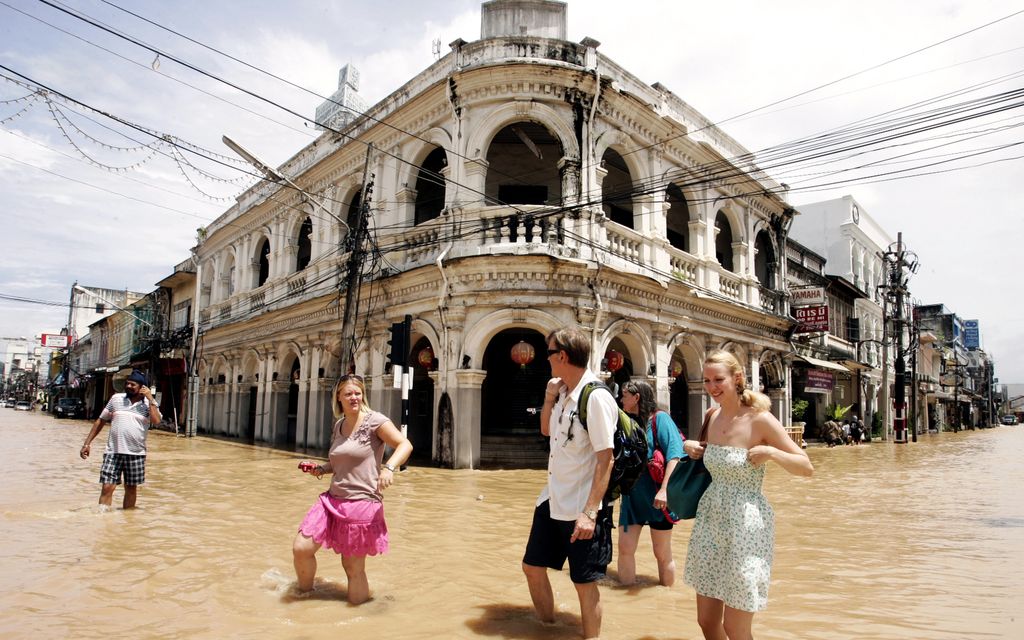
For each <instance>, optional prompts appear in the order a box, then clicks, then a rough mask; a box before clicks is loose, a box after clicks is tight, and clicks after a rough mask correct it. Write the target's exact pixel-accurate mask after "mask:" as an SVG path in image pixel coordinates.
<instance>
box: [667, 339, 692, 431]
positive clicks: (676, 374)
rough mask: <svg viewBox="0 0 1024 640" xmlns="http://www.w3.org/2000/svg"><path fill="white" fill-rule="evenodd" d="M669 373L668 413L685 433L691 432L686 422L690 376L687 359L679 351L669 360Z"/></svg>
mask: <svg viewBox="0 0 1024 640" xmlns="http://www.w3.org/2000/svg"><path fill="white" fill-rule="evenodd" d="M668 374H669V396H668V414H669V415H670V416H672V421H673V422H675V423H676V425H677V426H678V427H679V428H680V429H682V430H683V433H691V431H690V430H689V429H688V428H687V427H688V426H689V425H687V424H686V423H687V421H688V420H689V415H690V414H689V410H690V385H689V383H688V382H687V380H688V379H689V378H688V376H687V371H686V361H685V360H683V356H682V355H681V354H680V353H679V352H678V351H676V352H675V353H674V354H673V355H672V360H671V361H669V365H668Z"/></svg>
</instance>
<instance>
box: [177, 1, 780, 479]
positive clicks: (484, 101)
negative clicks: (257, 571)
mask: <svg viewBox="0 0 1024 640" xmlns="http://www.w3.org/2000/svg"><path fill="white" fill-rule="evenodd" d="M566 15H567V13H566V5H565V4H564V3H562V2H552V1H536V0H534V1H506V0H495V1H493V2H485V3H484V4H483V7H482V20H481V23H482V33H481V38H480V39H479V40H477V41H475V42H466V41H463V40H461V39H460V40H456V41H455V42H452V43H451V45H450V48H451V50H450V51H449V52H448V53H447V55H444V56H443V57H441V58H440V59H438V60H437V61H436V62H435V63H434V64H432V65H431V66H430V67H429V68H427V69H426V70H425V71H423V72H422V73H420V74H419V75H417V76H416V77H414V78H411V79H409V81H408V82H407V83H406V84H405V85H404V86H402V87H400V88H399V89H398V90H396V91H395V92H394V93H392V94H391V95H389V96H387V97H386V98H384V99H383V100H381V101H380V102H378V103H377V104H375V105H373V106H371V107H369V108H367V109H366V111H365V113H359V112H356V113H354V114H353V113H352V112H350V111H347V110H345V109H337V108H326V107H322V108H321V109H320V110H318V114H321V115H322V117H324V118H325V119H328V118H329V121H327V122H321V124H324V125H326V126H327V128H326V130H325V131H324V133H323V134H322V135H321V136H320V137H319V138H318V139H317V140H316V141H315V142H313V143H311V144H310V145H308V146H307V147H305V148H303V149H301V150H300V151H299V152H298V153H297V154H296V155H295V156H294V157H293V158H292V159H291V160H289V161H288V162H287V163H285V164H284V165H283V166H281V167H279V168H278V170H277V172H278V173H279V174H281V175H283V176H287V177H288V179H289V180H290V181H292V182H293V183H294V184H295V185H297V186H298V187H299V188H300V189H301V190H302V192H305V193H302V192H300V191H297V190H296V189H295V188H293V187H292V186H289V185H286V184H284V183H270V182H266V183H261V184H260V185H258V186H257V187H254V188H252V189H250V190H249V191H247V192H245V193H243V194H242V195H241V196H239V198H238V201H237V204H236V205H235V206H233V207H231V208H230V209H229V210H227V211H226V212H224V214H223V215H222V216H220V218H218V219H217V220H216V221H215V222H213V223H212V224H211V225H210V226H209V227H208V228H207V229H206V232H205V235H204V237H203V239H202V240H201V242H200V243H199V245H198V247H197V255H198V269H197V276H196V277H197V278H198V281H199V299H198V304H199V307H198V308H199V327H198V329H199V336H200V337H199V343H200V344H199V346H198V350H197V354H198V356H199V357H198V359H197V363H196V366H197V370H198V373H199V386H198V411H197V414H196V420H197V422H198V426H199V428H200V429H201V430H203V431H206V432H210V433H217V434H225V435H230V436H238V437H242V438H252V439H254V440H256V441H263V442H267V443H272V444H274V445H279V446H292V445H294V446H299V447H302V446H307V447H321V446H326V445H327V441H328V437H329V433H330V425H331V421H332V420H331V417H330V413H331V409H330V404H331V402H330V401H331V397H330V394H331V389H332V387H333V386H334V383H335V381H336V380H337V378H338V377H339V375H340V374H342V373H344V372H343V371H341V368H342V365H341V357H342V350H343V341H342V335H341V326H342V314H343V307H344V301H345V299H346V298H347V297H348V296H349V295H351V296H354V298H352V299H353V300H354V301H355V306H354V308H355V321H354V332H355V335H354V337H355V340H356V348H355V354H354V364H355V371H356V372H357V373H359V374H360V375H363V376H364V377H365V378H366V380H367V385H368V388H369V396H370V397H369V401H370V403H371V405H372V406H374V407H375V408H378V409H381V410H383V411H384V412H385V413H389V414H390V415H392V416H396V417H397V416H398V415H399V411H398V407H399V403H400V393H399V391H397V390H396V389H394V387H393V384H392V376H391V373H390V371H389V367H388V366H387V364H386V354H387V352H388V345H387V344H386V343H387V340H388V338H389V328H390V327H391V325H392V323H395V322H401V321H402V319H403V318H404V317H405V316H406V315H409V316H411V317H412V318H413V320H412V338H411V341H410V350H409V353H408V354H407V355H408V356H409V361H410V362H411V363H412V365H413V368H414V377H413V384H412V390H411V393H410V405H411V409H410V419H409V424H408V434H409V437H410V439H411V440H412V442H413V443H414V445H415V447H416V451H417V453H418V454H420V455H421V456H423V459H427V458H428V457H429V459H431V460H432V461H434V462H437V463H439V464H444V465H447V466H454V467H476V466H478V465H480V464H531V463H536V462H538V461H543V460H544V459H545V458H546V453H545V450H544V446H545V445H544V443H543V442H542V441H541V439H540V438H539V430H538V420H539V416H538V414H537V412H535V411H534V409H536V408H538V407H540V406H541V404H542V401H543V394H544V386H545V382H546V380H547V379H548V376H549V375H550V370H549V367H548V365H547V361H546V359H545V357H544V353H545V342H544V337H545V335H546V334H547V333H548V332H549V331H551V330H552V329H555V328H557V327H560V326H563V325H568V324H575V325H580V326H582V327H583V328H584V329H585V330H586V331H588V332H590V333H592V335H593V345H594V352H593V357H592V362H591V368H592V369H594V370H595V371H603V372H605V374H606V375H607V376H608V377H609V378H610V379H611V380H612V381H614V382H617V383H619V384H621V383H622V382H624V381H626V380H629V379H642V380H646V381H648V382H650V383H651V384H652V385H654V387H655V388H656V389H657V393H658V399H659V402H661V403H662V404H663V405H664V406H667V407H669V408H670V410H671V413H672V414H673V416H674V418H675V419H676V421H677V422H678V423H679V424H680V425H685V428H686V429H688V431H689V432H690V433H691V434H693V433H694V431H695V430H699V428H700V422H701V420H700V418H701V415H702V413H703V411H704V409H705V406H706V400H705V399H704V394H703V392H702V386H701V362H702V360H703V358H704V356H705V355H706V354H707V353H708V352H709V351H710V350H712V349H716V348H727V349H729V350H731V351H732V352H734V353H736V354H737V355H738V356H739V357H740V360H741V361H742V362H743V364H744V366H745V368H747V370H748V372H749V373H750V377H751V379H752V381H753V382H754V384H755V385H756V386H758V387H760V388H762V389H763V390H765V391H766V392H767V393H768V394H769V395H770V396H771V397H772V399H773V402H774V403H775V407H774V412H775V413H776V415H779V416H782V417H783V419H784V421H786V422H788V421H789V400H790V399H789V397H788V391H787V389H788V387H789V384H788V382H789V364H788V359H787V354H789V353H790V352H791V346H790V344H789V342H788V340H787V332H788V331H789V330H790V328H791V327H792V326H793V322H792V320H791V319H790V318H789V308H788V303H787V301H786V299H785V297H784V296H783V295H782V293H781V292H782V291H783V290H784V283H785V273H784V272H783V271H784V269H785V266H784V265H785V262H786V261H785V260H784V259H783V258H784V257H785V255H786V247H785V234H786V232H787V230H788V226H789V223H790V222H791V220H792V216H793V213H794V212H793V210H792V209H791V208H790V207H789V206H788V205H787V203H786V201H785V200H784V198H783V194H784V193H785V188H784V186H783V185H780V184H777V183H775V182H774V181H772V180H771V179H770V178H769V177H768V176H766V175H764V174H762V173H760V172H758V171H756V170H753V169H751V168H750V167H747V168H746V169H741V168H739V167H737V166H735V165H734V164H732V163H730V161H728V160H727V159H728V158H737V157H742V156H744V155H745V154H747V153H748V152H747V150H746V149H744V148H743V147H741V146H740V145H739V144H738V143H737V142H736V141H734V140H732V139H731V138H730V137H729V136H727V135H726V134H725V133H723V132H722V131H721V130H719V129H718V128H716V127H715V126H714V125H713V124H712V123H711V122H710V121H708V120H707V119H706V118H705V117H703V116H702V115H701V114H700V113H698V112H697V111H696V110H694V109H693V108H692V107H690V106H689V105H688V104H686V103H685V102H684V101H683V100H681V99H680V98H679V97H677V96H676V95H674V94H673V93H672V92H671V91H670V90H669V89H668V88H666V87H664V86H661V85H659V84H654V85H649V84H645V83H644V82H643V81H641V80H640V79H639V78H638V77H637V76H635V75H633V74H632V73H631V72H629V71H627V70H626V69H623V68H622V67H620V66H619V65H617V64H616V63H615V62H614V61H613V60H610V59H609V58H607V57H605V56H603V55H602V54H601V53H599V51H598V49H599V44H600V43H598V42H597V41H595V40H592V39H589V38H586V39H584V40H583V41H582V42H578V43H577V42H570V41H568V40H566ZM641 72H642V70H641ZM341 80H342V82H341V87H340V88H339V93H338V94H335V99H334V100H333V101H332V104H333V103H342V101H344V102H343V104H344V105H359V104H361V102H360V100H359V98H358V95H356V94H355V91H356V90H357V89H358V73H357V72H356V71H355V70H354V69H352V68H351V67H346V69H343V70H342V74H341ZM328 106H329V105H328ZM335 106H337V105H335ZM339 131H340V133H339ZM371 145H372V146H371ZM368 184H372V191H371V190H370V189H368V188H367V185H368ZM318 202H319V203H322V204H323V206H322V207H321V206H319V205H318V204H317V203H318ZM364 203H365V204H367V205H368V206H367V207H365V208H364V206H363V205H364ZM325 209H326V210H325ZM361 215H366V216H367V217H366V218H365V221H366V227H365V229H366V235H365V236H364V237H352V234H351V229H353V228H358V226H359V225H358V223H359V220H360V216H361ZM359 243H363V244H362V246H363V249H364V250H365V259H364V260H362V261H361V263H360V264H358V265H357V266H356V268H359V269H361V276H362V278H361V282H360V284H359V287H358V290H357V291H352V292H351V294H350V292H348V291H346V283H347V282H349V279H348V275H349V273H348V271H347V269H348V267H349V265H350V264H351V261H350V260H349V258H350V256H351V252H352V251H353V250H355V249H356V247H357V246H359Z"/></svg>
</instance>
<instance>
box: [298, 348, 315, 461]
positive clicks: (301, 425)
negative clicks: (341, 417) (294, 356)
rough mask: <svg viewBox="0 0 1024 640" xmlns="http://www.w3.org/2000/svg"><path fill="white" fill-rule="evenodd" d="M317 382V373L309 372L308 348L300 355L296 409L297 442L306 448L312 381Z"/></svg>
mask: <svg viewBox="0 0 1024 640" xmlns="http://www.w3.org/2000/svg"><path fill="white" fill-rule="evenodd" d="M312 380H316V373H315V372H313V371H310V370H309V347H308V346H306V347H304V348H303V349H302V353H300V354H299V379H298V383H299V400H298V406H297V407H296V408H295V441H296V444H301V445H302V446H304V447H306V446H309V445H308V438H309V424H308V416H309V414H308V413H307V410H308V408H309V389H310V381H312Z"/></svg>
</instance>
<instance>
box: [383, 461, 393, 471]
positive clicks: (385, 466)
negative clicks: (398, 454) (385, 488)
mask: <svg viewBox="0 0 1024 640" xmlns="http://www.w3.org/2000/svg"><path fill="white" fill-rule="evenodd" d="M382 466H383V467H384V468H385V469H387V470H388V471H390V472H391V473H394V472H395V468H394V467H393V466H391V465H390V464H388V463H386V462H385V463H384V464H383V465H382Z"/></svg>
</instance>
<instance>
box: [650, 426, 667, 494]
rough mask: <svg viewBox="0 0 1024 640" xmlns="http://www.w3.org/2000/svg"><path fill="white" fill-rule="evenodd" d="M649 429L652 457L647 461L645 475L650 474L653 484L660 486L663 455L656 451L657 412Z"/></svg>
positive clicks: (662, 474) (663, 473)
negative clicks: (652, 443) (652, 444)
mask: <svg viewBox="0 0 1024 640" xmlns="http://www.w3.org/2000/svg"><path fill="white" fill-rule="evenodd" d="M651 429H652V430H653V431H654V455H653V456H651V459H650V460H648V461H647V473H649V474H651V480H654V484H656V485H658V486H659V487H660V486H661V481H662V480H664V479H665V454H664V453H662V452H661V451H659V450H658V412H657V411H655V412H654V415H652V416H651Z"/></svg>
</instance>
